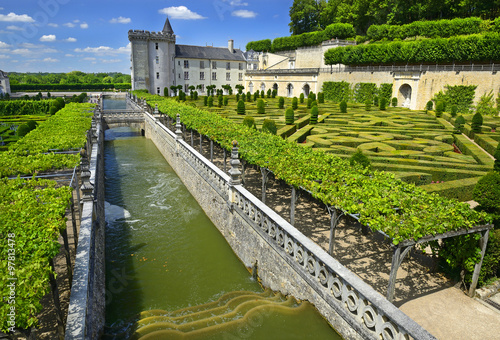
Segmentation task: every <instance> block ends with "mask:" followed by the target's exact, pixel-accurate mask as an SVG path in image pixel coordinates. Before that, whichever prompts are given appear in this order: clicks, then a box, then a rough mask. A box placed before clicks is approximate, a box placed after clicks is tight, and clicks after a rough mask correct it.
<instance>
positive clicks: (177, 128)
mask: <svg viewBox="0 0 500 340" xmlns="http://www.w3.org/2000/svg"><path fill="white" fill-rule="evenodd" d="M175 140H182V125H181V116H180V114H177V120H176V124H175Z"/></svg>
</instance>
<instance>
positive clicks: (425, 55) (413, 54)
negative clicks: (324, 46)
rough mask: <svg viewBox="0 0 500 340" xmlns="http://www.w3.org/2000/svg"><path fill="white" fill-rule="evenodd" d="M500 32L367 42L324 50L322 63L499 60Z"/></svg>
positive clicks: (353, 63) (352, 63)
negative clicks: (404, 40) (375, 42)
mask: <svg viewBox="0 0 500 340" xmlns="http://www.w3.org/2000/svg"><path fill="white" fill-rule="evenodd" d="M498 46H500V34H499V33H496V32H495V33H493V32H490V33H485V34H473V35H469V36H456V37H452V38H437V39H422V40H416V41H409V42H401V41H394V42H389V43H378V44H369V45H357V46H346V47H337V48H332V49H329V50H328V51H326V53H325V63H326V64H328V65H333V64H346V65H355V64H370V63H375V64H384V63H423V62H433V63H447V62H453V61H476V62H477V61H497V60H500V48H498Z"/></svg>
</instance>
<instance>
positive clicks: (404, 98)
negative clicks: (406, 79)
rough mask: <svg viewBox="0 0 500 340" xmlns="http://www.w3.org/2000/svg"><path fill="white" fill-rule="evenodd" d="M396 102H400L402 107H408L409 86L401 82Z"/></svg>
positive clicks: (409, 100) (409, 99)
mask: <svg viewBox="0 0 500 340" xmlns="http://www.w3.org/2000/svg"><path fill="white" fill-rule="evenodd" d="M398 103H401V104H400V105H401V106H402V107H407V108H409V107H410V104H411V86H410V85H408V84H403V85H401V87H400V88H399V92H398Z"/></svg>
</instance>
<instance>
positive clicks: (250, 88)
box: [248, 82, 253, 93]
mask: <svg viewBox="0 0 500 340" xmlns="http://www.w3.org/2000/svg"><path fill="white" fill-rule="evenodd" d="M248 91H250V93H253V83H252V82H250V84H248Z"/></svg>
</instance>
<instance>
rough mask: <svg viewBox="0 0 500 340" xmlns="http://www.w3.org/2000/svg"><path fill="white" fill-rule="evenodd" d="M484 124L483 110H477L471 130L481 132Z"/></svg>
mask: <svg viewBox="0 0 500 340" xmlns="http://www.w3.org/2000/svg"><path fill="white" fill-rule="evenodd" d="M482 125H483V116H482V115H481V112H476V114H475V115H474V116H473V117H472V124H471V132H474V133H480V132H481V126H482Z"/></svg>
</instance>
